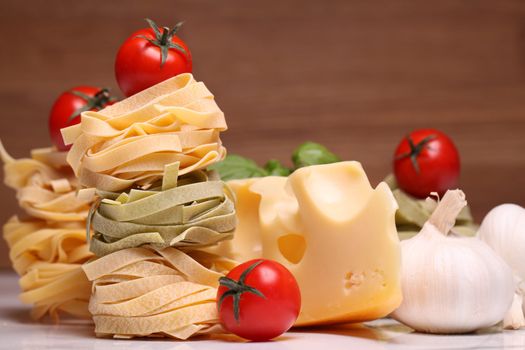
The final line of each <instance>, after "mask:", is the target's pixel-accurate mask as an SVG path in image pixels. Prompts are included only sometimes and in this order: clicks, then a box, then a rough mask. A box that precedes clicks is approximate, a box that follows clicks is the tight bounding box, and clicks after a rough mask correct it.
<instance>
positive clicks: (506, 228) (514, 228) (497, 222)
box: [478, 204, 525, 329]
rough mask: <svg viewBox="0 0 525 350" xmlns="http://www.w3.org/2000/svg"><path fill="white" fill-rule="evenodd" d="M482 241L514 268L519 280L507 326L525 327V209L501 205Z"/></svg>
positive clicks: (484, 226) (483, 228) (481, 231)
mask: <svg viewBox="0 0 525 350" xmlns="http://www.w3.org/2000/svg"><path fill="white" fill-rule="evenodd" d="M478 237H479V238H480V239H481V240H482V241H484V242H486V243H487V244H488V245H489V246H490V247H491V248H492V249H493V250H494V251H495V252H496V253H497V254H498V255H499V256H501V257H502V258H503V260H505V262H506V263H507V264H508V265H509V266H510V267H511V269H512V270H513V272H514V275H515V279H516V290H515V296H514V302H513V304H512V307H511V309H510V310H509V311H508V314H507V315H506V316H505V320H504V322H503V325H504V327H505V328H512V329H518V328H521V327H525V317H524V314H525V303H524V300H523V299H524V295H525V208H523V207H520V206H519V205H516V204H501V205H498V206H497V207H495V208H493V209H492V210H491V211H490V212H489V213H488V214H487V215H486V216H485V218H484V219H483V222H482V223H481V226H480V228H479V231H478Z"/></svg>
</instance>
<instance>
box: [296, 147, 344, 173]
mask: <svg viewBox="0 0 525 350" xmlns="http://www.w3.org/2000/svg"><path fill="white" fill-rule="evenodd" d="M292 161H293V163H294V165H295V168H296V169H297V168H302V167H305V166H309V165H317V164H329V163H336V162H340V161H341V159H340V158H339V157H338V156H336V155H335V154H334V153H332V152H330V151H329V150H328V149H327V148H326V147H325V146H323V145H320V144H318V143H315V142H305V143H303V144H302V145H300V146H299V147H297V148H296V150H295V151H294V152H293V155H292Z"/></svg>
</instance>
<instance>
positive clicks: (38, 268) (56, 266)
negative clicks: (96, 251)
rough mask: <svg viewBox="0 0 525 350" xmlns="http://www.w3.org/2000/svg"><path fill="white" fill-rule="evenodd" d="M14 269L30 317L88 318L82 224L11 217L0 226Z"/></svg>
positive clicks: (87, 255) (86, 254)
mask: <svg viewBox="0 0 525 350" xmlns="http://www.w3.org/2000/svg"><path fill="white" fill-rule="evenodd" d="M3 229H4V238H5V240H6V242H7V244H8V246H9V257H10V259H11V262H12V264H13V268H14V270H15V271H16V272H17V273H18V274H19V275H20V276H21V278H20V281H19V284H20V287H21V289H22V293H21V294H20V299H21V300H22V302H24V303H26V304H33V310H32V317H33V318H35V319H40V318H42V317H44V316H45V315H46V314H49V315H50V316H51V317H52V318H53V319H55V320H56V321H58V318H59V314H60V313H66V314H69V315H71V316H74V317H80V318H89V317H90V314H89V312H88V308H87V306H88V301H89V296H90V291H91V283H90V282H89V281H88V280H87V278H86V276H85V274H84V273H83V271H82V268H81V266H82V264H83V263H84V262H86V261H87V260H89V259H90V258H91V257H92V253H91V252H90V251H89V249H88V246H87V245H86V238H85V235H86V229H85V223H84V222H54V223H51V222H46V221H43V220H28V221H20V220H19V219H18V218H17V217H16V216H15V217H12V218H11V219H10V220H9V221H8V222H7V223H6V224H5V225H4V227H3Z"/></svg>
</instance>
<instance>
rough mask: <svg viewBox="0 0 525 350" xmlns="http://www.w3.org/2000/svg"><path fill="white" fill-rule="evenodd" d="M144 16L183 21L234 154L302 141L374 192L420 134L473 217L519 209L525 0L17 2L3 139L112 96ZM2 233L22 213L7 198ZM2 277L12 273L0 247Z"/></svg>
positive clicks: (17, 145)
mask: <svg viewBox="0 0 525 350" xmlns="http://www.w3.org/2000/svg"><path fill="white" fill-rule="evenodd" d="M145 17H150V18H153V19H155V20H157V21H158V22H159V24H162V25H173V24H174V23H176V22H177V21H178V20H185V22H186V23H185V26H184V28H183V30H182V31H181V36H182V37H183V38H184V39H185V40H186V41H187V43H188V44H189V46H190V48H191V50H192V54H193V57H194V74H195V75H196V77H197V78H198V79H199V80H203V81H205V83H206V84H207V85H208V87H209V88H210V89H211V91H213V92H214V94H215V95H216V98H217V100H218V103H219V105H220V106H221V108H222V109H223V110H224V112H225V113H226V116H227V120H228V124H229V127H230V130H228V132H227V133H226V134H224V137H223V140H224V142H225V144H226V145H227V147H228V149H229V151H230V152H232V153H241V154H243V155H245V156H249V157H253V158H255V159H256V160H258V161H260V162H264V161H265V160H267V159H268V158H270V157H274V158H279V159H281V160H283V161H288V159H289V155H290V153H291V152H292V150H293V148H294V147H295V146H296V145H298V144H299V143H301V142H303V141H305V140H314V141H317V142H321V143H323V144H325V145H327V146H328V147H329V148H331V149H333V150H334V151H335V152H336V153H338V154H339V155H341V156H342V157H343V158H345V159H356V160H359V161H361V162H362V163H363V165H364V167H365V169H366V170H367V172H368V174H369V176H370V178H371V181H372V182H373V183H374V184H376V183H377V182H378V181H379V180H380V179H382V178H383V177H384V176H385V175H386V174H387V173H388V172H389V171H390V168H391V158H392V153H393V150H394V148H395V146H396V144H397V143H398V141H399V140H400V139H401V137H402V136H403V135H404V134H405V133H407V132H408V131H410V130H411V129H414V128H419V127H435V128H439V129H441V130H443V131H445V132H446V133H448V134H449V135H451V136H452V137H453V139H454V140H455V141H456V143H457V146H458V148H459V150H460V153H461V157H462V164H463V172H462V187H463V189H464V190H465V191H466V193H467V198H468V199H469V202H470V204H471V206H472V209H473V211H474V214H475V216H476V218H477V219H478V220H479V219H481V218H482V217H483V215H484V214H485V213H486V212H487V211H488V210H489V209H490V208H491V207H493V206H495V205H497V204H499V203H503V202H515V203H518V204H521V205H525V176H524V173H525V156H524V152H525V137H524V136H525V1H519V0H515V1H511V0H501V1H493V0H486V1H458V0H443V1H432V2H427V1H408V0H401V1H390V0H384V1H348V0H336V1H315V0H312V1H299V0H294V1H287V0H264V1H246V0H222V1H214V0H202V1H195V0H191V1H190V0H186V1H168V0H165V1H139V0H133V1H129V0H126V1H123V0H122V1H107V0H104V1H102V0H97V1H89V2H88V1H65V0H64V1H59V0H47V1H15V0H2V1H1V3H0V33H1V35H0V47H1V55H0V63H1V64H0V106H1V110H2V116H1V117H0V137H1V139H2V141H3V142H4V144H5V145H6V147H7V148H8V150H9V151H10V152H12V154H13V155H15V156H17V157H22V156H25V155H27V154H28V152H29V150H30V149H31V148H33V147H42V146H47V145H49V138H48V134H47V117H48V111H49V109H50V107H51V105H52V103H53V101H54V99H55V98H56V96H58V95H59V93H60V92H61V91H63V90H66V89H68V88H71V87H73V86H75V85H79V84H93V85H99V86H108V87H110V88H113V90H114V91H118V89H117V86H116V83H115V80H114V77H113V60H114V56H115V53H116V51H117V49H118V47H119V44H120V43H121V42H122V41H123V40H124V39H125V38H126V37H127V36H128V35H129V34H130V33H131V32H132V31H134V30H135V29H138V28H140V27H142V26H144V24H145V22H144V21H143V18H145ZM0 195H1V199H2V200H1V202H0V221H2V222H3V221H5V220H6V219H7V218H8V217H9V216H10V215H12V214H13V213H15V212H16V211H17V210H16V202H15V199H14V193H13V192H12V191H11V190H9V189H7V188H5V187H1V188H0ZM1 244H2V246H1V248H0V256H1V262H0V264H4V265H5V264H7V251H6V248H5V244H4V242H2V243H1Z"/></svg>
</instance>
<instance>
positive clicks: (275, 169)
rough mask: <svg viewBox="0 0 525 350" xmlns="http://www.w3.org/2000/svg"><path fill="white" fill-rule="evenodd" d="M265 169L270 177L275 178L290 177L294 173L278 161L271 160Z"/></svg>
mask: <svg viewBox="0 0 525 350" xmlns="http://www.w3.org/2000/svg"><path fill="white" fill-rule="evenodd" d="M264 169H265V170H266V171H267V172H268V175H273V176H288V175H290V173H291V172H292V171H291V170H290V169H288V168H287V167H285V166H284V165H282V164H281V162H279V161H278V160H277V159H270V160H269V161H268V162H267V163H266V165H265V166H264Z"/></svg>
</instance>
